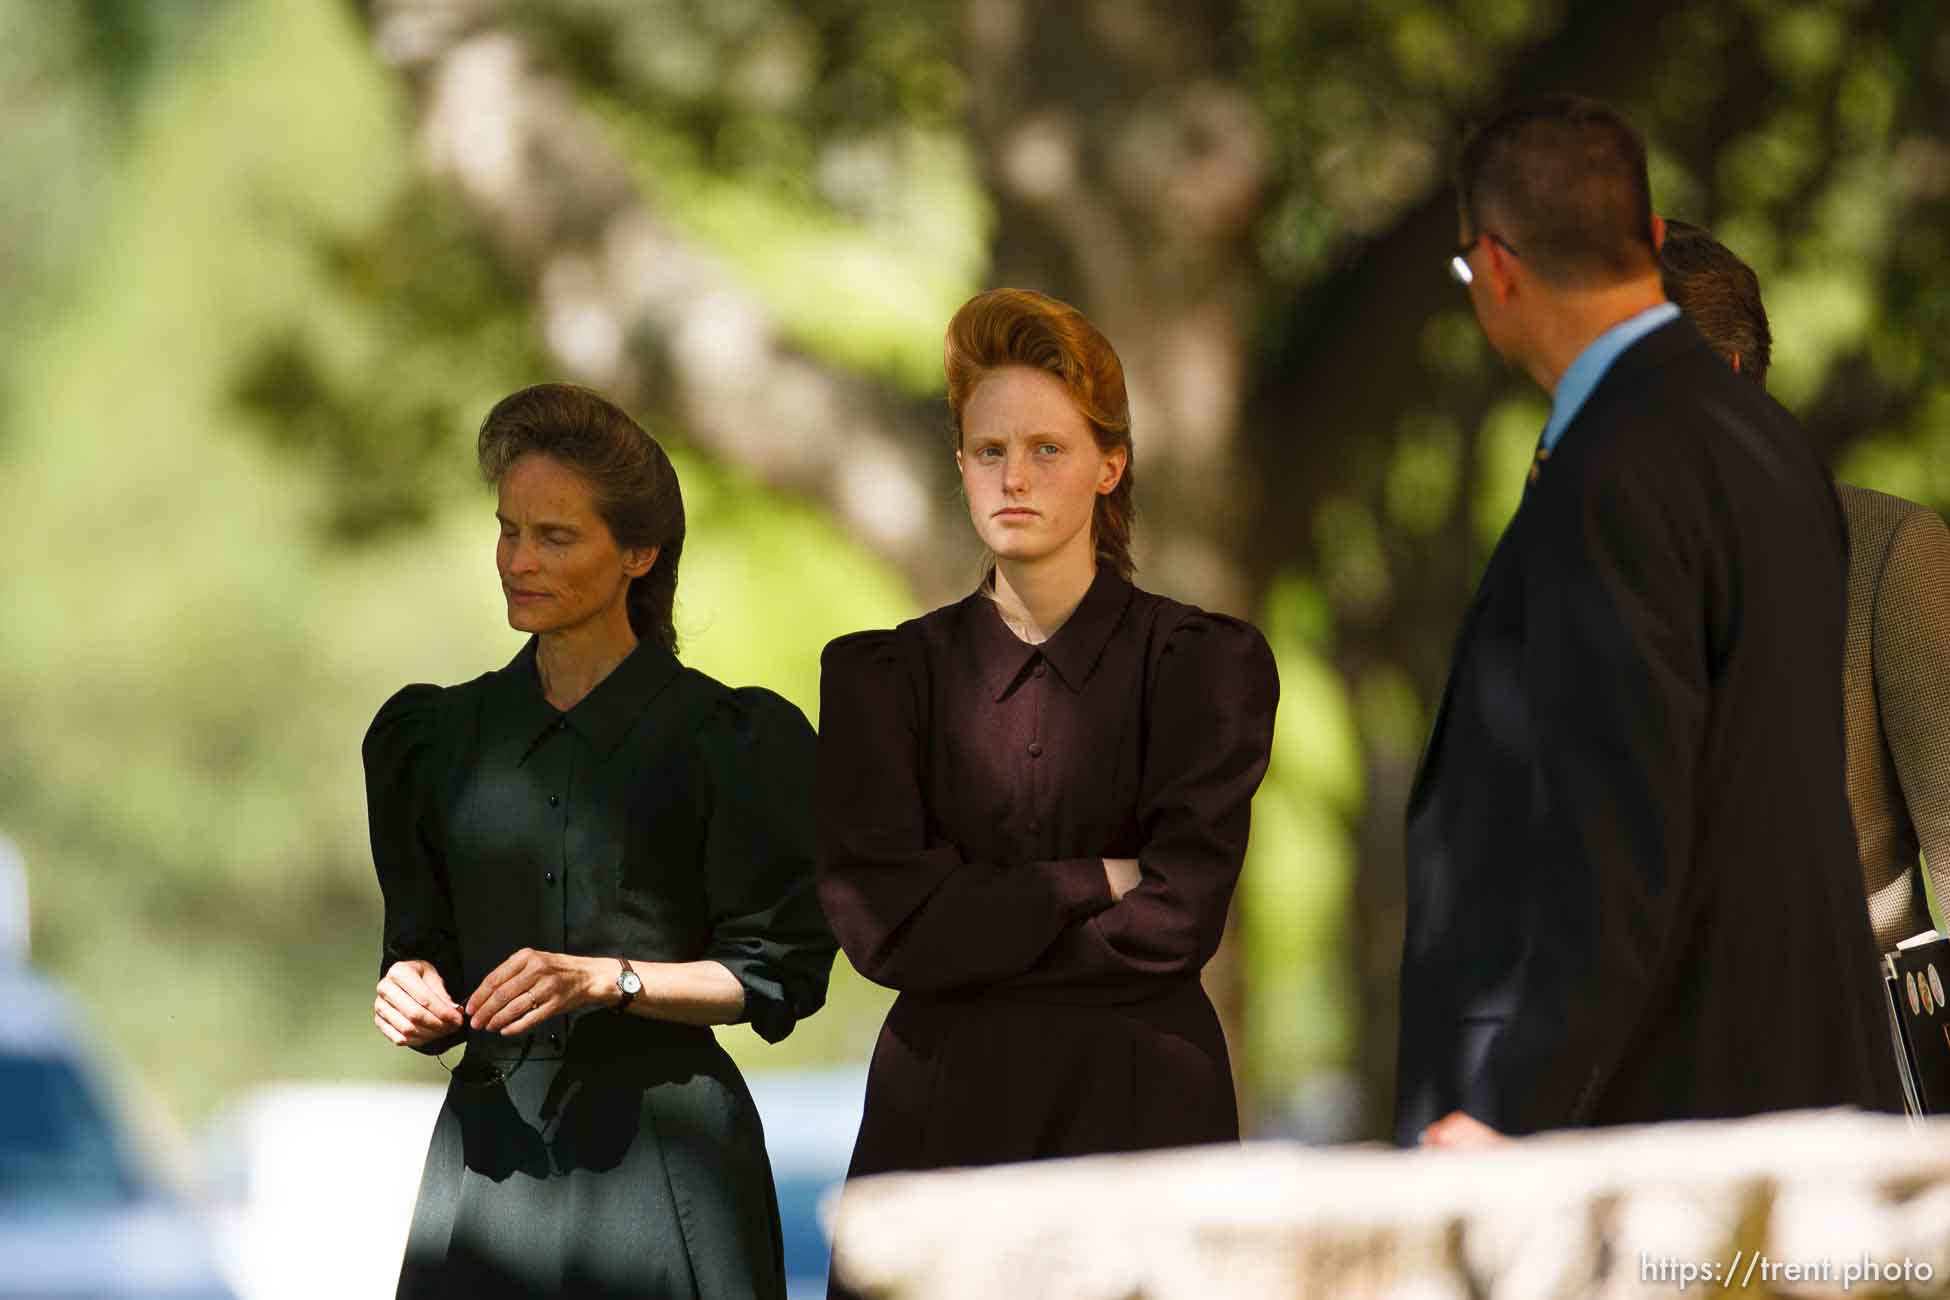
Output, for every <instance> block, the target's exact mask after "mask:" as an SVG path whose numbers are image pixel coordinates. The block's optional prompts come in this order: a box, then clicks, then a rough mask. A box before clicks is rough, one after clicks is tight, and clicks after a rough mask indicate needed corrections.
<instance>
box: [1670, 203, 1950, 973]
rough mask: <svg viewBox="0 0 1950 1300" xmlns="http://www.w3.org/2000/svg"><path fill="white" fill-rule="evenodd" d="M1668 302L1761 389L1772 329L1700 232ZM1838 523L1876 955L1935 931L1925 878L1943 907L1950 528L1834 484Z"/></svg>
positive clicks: (1912, 509)
mask: <svg viewBox="0 0 1950 1300" xmlns="http://www.w3.org/2000/svg"><path fill="white" fill-rule="evenodd" d="M1659 262H1660V265H1661V268H1662V270H1663V272H1664V280H1665V290H1666V296H1667V297H1668V298H1671V299H1672V300H1673V302H1674V303H1676V304H1678V306H1679V309H1680V310H1681V311H1683V312H1685V313H1686V317H1687V319H1688V320H1690V321H1692V322H1693V325H1694V327H1695V328H1697V329H1698V330H1699V332H1700V335H1701V336H1702V337H1703V338H1705V340H1706V341H1707V342H1708V343H1710V344H1712V346H1713V348H1714V350H1715V351H1717V352H1718V353H1719V354H1720V355H1721V356H1722V357H1723V358H1725V359H1726V361H1727V364H1729V365H1731V366H1732V367H1733V368H1734V369H1735V370H1736V371H1738V372H1739V373H1740V376H1741V377H1742V378H1743V379H1749V380H1752V381H1753V382H1754V383H1755V384H1758V385H1759V386H1761V387H1762V388H1765V387H1766V386H1767V366H1768V361H1769V359H1770V357H1771V355H1772V350H1773V333H1772V331H1771V330H1769V329H1768V326H1767V309H1766V307H1765V306H1763V305H1762V303H1761V297H1760V279H1759V277H1757V276H1756V275H1755V274H1754V272H1753V268H1752V267H1750V266H1748V265H1747V264H1746V263H1745V262H1743V261H1741V260H1740V259H1739V258H1738V257H1736V256H1735V255H1734V253H1733V251H1732V250H1731V249H1729V248H1728V247H1727V246H1726V245H1725V244H1722V243H1720V241H1718V240H1717V239H1715V238H1713V236H1712V235H1710V234H1708V233H1707V232H1706V231H1704V230H1701V229H1700V228H1699V227H1698V226H1694V225H1689V224H1687V223H1686V222H1683V221H1673V222H1669V223H1667V226H1666V242H1665V243H1664V245H1662V246H1661V247H1660V249H1659ZM1835 495H1836V497H1837V498H1839V499H1840V501H1841V503H1842V517H1843V518H1844V519H1845V520H1846V521H1847V524H1848V643H1847V647H1846V649H1845V650H1844V652H1843V670H1842V719H1843V723H1844V726H1843V734H1844V735H1845V736H1846V737H1847V745H1848V803H1849V810H1850V811H1851V812H1852V813H1853V814H1854V815H1855V838H1856V841H1857V849H1858V854H1859V856H1860V858H1861V862H1862V887H1863V889H1864V890H1865V891H1867V894H1868V899H1869V928H1870V929H1871V931H1872V932H1873V933H1874V935H1875V941H1876V948H1877V949H1878V950H1879V951H1882V952H1887V951H1889V950H1890V949H1892V948H1894V947H1895V946H1896V944H1897V943H1898V941H1900V940H1903V939H1907V938H1909V937H1910V936H1911V935H1913V934H1917V933H1919V932H1920V931H1923V930H1927V929H1930V928H1931V925H1932V922H1931V920H1930V912H1929V907H1928V905H1927V902H1926V899H1925V894H1924V888H1923V869H1924V867H1925V866H1926V865H1927V866H1928V868H1929V876H1930V883H1931V884H1932V885H1933V886H1935V889H1936V897H1937V903H1938V905H1939V907H1941V905H1942V904H1943V902H1944V900H1946V899H1950V708H1947V707H1946V701H1945V700H1944V698H1943V679H1944V674H1945V673H1946V671H1950V528H1946V527H1945V526H1944V523H1943V517H1942V516H1941V515H1939V514H1937V513H1936V511H1934V510H1932V509H1930V508H1929V507H1928V506H1923V505H1918V504H1917V503H1916V502H1914V501H1905V500H1903V499H1902V498H1901V497H1896V496H1890V495H1888V494H1887V493H1883V492H1874V491H1871V490H1870V489H1868V488H1861V487H1856V486H1854V485H1853V484H1850V483H1837V484H1836V485H1835Z"/></svg>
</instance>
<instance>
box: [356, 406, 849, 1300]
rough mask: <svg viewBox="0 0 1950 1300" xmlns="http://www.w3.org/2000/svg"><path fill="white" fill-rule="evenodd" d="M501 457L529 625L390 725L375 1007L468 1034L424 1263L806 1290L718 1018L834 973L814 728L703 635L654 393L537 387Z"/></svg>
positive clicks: (500, 1273) (513, 620)
mask: <svg viewBox="0 0 1950 1300" xmlns="http://www.w3.org/2000/svg"><path fill="white" fill-rule="evenodd" d="M480 460H481V469H482V472H483V473H484V474H485V475H486V476H487V477H488V478H489V480H490V481H492V482H494V483H496V484H497V485H498V488H499V494H500V495H499V509H498V510H497V512H496V513H497V517H498V518H499V519H500V521H501V541H500V545H499V548H498V550H497V553H496V558H497V563H498V567H499V569H500V573H501V585H502V588H503V590H504V592H505V593H506V596H507V601H508V621H509V623H510V624H511V625H512V626H514V627H515V628H517V629H519V630H522V631H527V632H531V633H533V634H534V636H533V637H532V639H531V640H530V641H529V643H528V644H527V645H526V646H525V647H524V648H523V649H522V651H521V653H520V654H518V655H516V656H515V658H514V660H513V661H512V662H511V663H509V664H508V665H507V667H505V668H502V669H500V670H499V671H496V672H491V673H488V674H486V675H484V676H482V677H479V678H476V679H475V680H474V681H471V682H468V683H466V684H464V685H460V686H453V687H448V688H445V689H441V688H439V687H434V686H409V687H407V688H406V689H404V690H402V691H401V692H399V694H397V695H395V696H394V697H393V698H392V699H391V700H389V701H387V703H386V705H385V707H383V708H382V709H381V710H380V711H379V716H378V717H377V718H376V719H375V720H374V722H373V724H372V729H371V731H370V732H369V733H368V734H367V736H366V742H365V763H366V787H367V801H368V807H369V812H370V817H371V823H372V848H373V860H374V862H375V864H376V866H377V868H378V872H379V882H380V887H381V890H382V892H383V893H384V895H385V900H386V922H385V942H384V953H383V956H382V958H381V969H382V972H383V975H382V978H381V980H380V983H379V989H378V996H377V998H376V999H375V1001H374V1005H373V1018H374V1023H375V1024H376V1025H377V1026H378V1028H379V1030H380V1032H381V1033H383V1034H384V1035H385V1036H386V1037H387V1038H388V1039H390V1040H391V1041H392V1042H394V1043H397V1044H399V1045H401V1046H406V1047H412V1048H415V1049H417V1050H419V1051H422V1052H429V1053H432V1052H440V1051H444V1050H445V1049H447V1048H449V1047H452V1046H455V1045H458V1044H460V1043H462V1042H465V1044H466V1054H465V1056H464V1057H463V1058H462V1060H461V1063H460V1064H459V1065H458V1066H457V1067H456V1068H455V1070H454V1078H453V1080H452V1082H451V1084H450V1086H449V1088H448V1091H447V1098H446V1102H445V1105H444V1106H443V1107H442V1109H441V1112H440V1117H439V1120H438V1122H437V1123H436V1124H435V1127H434V1132H433V1139H432V1142H431V1145H430V1147H429V1149H428V1152H427V1163H426V1170H425V1173H424V1175H423V1177H422V1181H421V1184H420V1195H419V1201H418V1204H417V1206H416V1208H415V1210H414V1215H413V1226H412V1231H411V1233H410V1235H409V1238H408V1242H407V1248H406V1259H405V1263H404V1266H403V1267H402V1269H401V1273H400V1282H399V1295H400V1296H401V1297H413V1298H415V1300H418V1298H420V1297H456V1298H458V1297H467V1298H468V1300H475V1298H477V1297H543V1296H550V1297H553V1296H573V1297H579V1298H580V1297H591V1298H599V1297H610V1296H615V1297H622V1296H629V1297H632V1298H633V1300H636V1298H640V1297H698V1298H699V1300H711V1298H714V1297H725V1298H726V1300H734V1298H735V1300H750V1298H751V1297H783V1295H784V1289H785V1284H784V1275H783V1268H782V1263H781V1254H780V1239H779V1218H778V1207H777V1202H776V1199H775V1197H774V1193H773V1187H772V1178H771V1169H770V1165H769V1163H768V1161H767V1159H766V1154H765V1139H764V1134H763V1132H762V1131H761V1129H760V1126H759V1118H758V1113H757V1111H756V1110H755V1109H754V1108H753V1106H752V1101H751V1097H750V1094H749V1093H748V1092H747V1091H746V1089H745V1084H744V1080H743V1079H741V1078H740V1077H739V1074H738V1071H737V1069H736V1068H735V1067H734V1066H733V1065H732V1063H731V1060H730V1058H728V1057H727V1056H726V1055H725V1054H724V1052H723V1051H722V1050H721V1049H720V1048H719V1047H718V1045H717V1041H716V1040H715V1039H714V1038H713V1036H712V1033H711V1030H710V1029H709V1028H708V1026H711V1025H714V1024H729V1023H733V1022H737V1021H748V1022H750V1024H751V1025H752V1027H753V1028H754V1029H755V1030H757V1031H758V1033H759V1034H760V1035H761V1036H763V1037H764V1038H766V1039H767V1040H768V1041H772V1042H776V1041H778V1040H779V1039H781V1038H783V1037H785V1035H786V1034H788V1033H790V1032H791V1030H792V1026H793V1024H794V1022H796V1021H797V1020H799V1019H800V1018H802V1017H804V1016H808V1015H810V1014H812V1013H813V1012H814V1011H815V1010H817V1009H818V1007H819V1006H820V1004H821V1002H822V1001H823V1000H824V998H825V992H826V977H827V972H828V971H829V969H830V968H831V964H832V958H833V952H834V941H833V939H832V936H831V934H830V933H829V931H828V930H827V927H826V923H825V921H824V920H823V919H822V917H821V915H820V911H819V907H818V905H817V903H816V902H815V901H814V897H813V892H812V864H813V850H812V831H811V816H810V789H811V784H812V772H813V754H814V744H815V741H814V737H813V732H812V728H811V727H809V726H808V725H807V723H806V720H805V718H804V717H803V716H802V715H801V714H800V713H799V711H798V710H797V709H795V708H794V707H793V706H792V705H790V704H788V703H787V702H786V701H784V700H782V699H780V698H779V697H778V696H776V695H773V694H771V693H770V692H767V691H763V690H758V689H746V690H731V689H729V688H727V687H725V686H723V685H720V684H719V683H718V682H716V681H713V680H712V679H711V678H709V677H706V676H705V675H703V674H702V673H699V672H696V671H695V670H693V669H689V668H686V667H684V666H682V665H681V664H679V663H678V661H677V659H676V656H675V654H674V650H675V644H676V637H675V635H674V633H673V631H672V625H671V605H672V601H673V599H674V596H675V592H676V586H677V561H678V556H679V553H680V551H681V550H682V547H683V538H684V513H683V503H682V499H681V497H680V495H679V492H678V485H677V477H676V473H675V471H674V470H673V469H672V467H671V464H670V461H669V460H668V459H667V458H666V457H665V455H664V453H663V450H662V449H661V448H660V447H658V446H657V444H656V442H655V441H654V440H652V439H651V438H650V436H649V435H648V434H646V433H644V431H643V430H642V429H641V428H639V427H638V426H637V425H636V424H635V423H634V422H633V421H632V420H630V418H629V417H628V416H626V415H624V414H623V413H622V412H621V411H619V410H617V409H616V408H615V407H614V406H612V405H610V404H609V403H608V402H606V401H604V400H603V399H601V398H600V397H597V396H596V395H595V394H593V393H590V392H587V391H586V390H583V389H578V388H572V387H568V386H565V385H543V386H540V387H537V388H531V389H527V390H524V391H523V392H520V393H516V394H515V395H514V396H512V397H509V398H507V399H505V400H503V401H502V402H501V403H500V404H498V405H497V406H496V407H495V408H494V410H493V411H492V412H491V413H490V414H489V415H488V418H487V420H486V421H485V423H484V424H483V425H482V428H481V438H480Z"/></svg>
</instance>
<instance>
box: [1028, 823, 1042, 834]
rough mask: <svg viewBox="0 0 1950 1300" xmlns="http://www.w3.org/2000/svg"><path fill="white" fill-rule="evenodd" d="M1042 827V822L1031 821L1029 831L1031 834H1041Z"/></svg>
mask: <svg viewBox="0 0 1950 1300" xmlns="http://www.w3.org/2000/svg"><path fill="white" fill-rule="evenodd" d="M1042 829H1043V824H1042V823H1041V822H1031V823H1029V833H1030V834H1031V835H1037V834H1041V833H1042Z"/></svg>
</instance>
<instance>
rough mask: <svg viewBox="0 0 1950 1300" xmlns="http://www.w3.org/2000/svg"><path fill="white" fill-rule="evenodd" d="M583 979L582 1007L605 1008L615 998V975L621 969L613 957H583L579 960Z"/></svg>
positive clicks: (612, 1002)
mask: <svg viewBox="0 0 1950 1300" xmlns="http://www.w3.org/2000/svg"><path fill="white" fill-rule="evenodd" d="M581 964H582V969H583V974H584V979H583V988H582V1001H583V1005H584V1006H591V1007H607V1006H611V1005H613V1004H614V1003H615V1001H616V998H617V991H616V975H617V972H618V971H620V970H621V969H622V967H621V965H619V964H618V962H617V960H616V959H615V958H614V957H584V958H582V959H581Z"/></svg>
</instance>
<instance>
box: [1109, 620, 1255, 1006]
mask: <svg viewBox="0 0 1950 1300" xmlns="http://www.w3.org/2000/svg"><path fill="white" fill-rule="evenodd" d="M1279 702H1280V677H1279V671H1278V669H1277V668H1275V666H1274V663H1273V652H1272V651H1271V650H1270V649H1269V648H1268V647H1267V644H1266V638H1265V637H1263V636H1261V635H1260V633H1259V629H1258V628H1255V627H1254V626H1253V625H1252V624H1250V623H1246V622H1242V621H1240V620H1239V619H1235V618H1228V617H1226V616H1224V615H1221V614H1207V613H1205V612H1203V611H1201V610H1193V611H1191V612H1190V613H1189V614H1187V615H1186V616H1185V617H1184V618H1183V619H1182V620H1181V621H1180V622H1179V624H1178V626H1177V627H1176V628H1174V629H1172V630H1171V632H1170V633H1169V634H1168V635H1167V636H1166V638H1165V641H1164V645H1163V646H1162V648H1161V649H1160V650H1159V651H1158V657H1157V660H1156V661H1155V667H1154V668H1153V670H1152V673H1151V682H1150V689H1149V694H1148V696H1147V698H1146V700H1145V704H1144V708H1145V713H1146V736H1145V742H1144V776H1143V780H1142V782H1141V783H1140V786H1139V797H1138V818H1139V826H1140V830H1141V832H1142V835H1143V840H1142V846H1141V847H1140V849H1139V850H1138V870H1139V874H1140V879H1139V882H1138V884H1137V886H1136V887H1135V888H1133V889H1132V890H1131V891H1130V892H1129V893H1127V894H1125V895H1124V897H1123V898H1122V899H1120V900H1118V903H1117V906H1115V907H1113V908H1111V909H1110V910H1108V911H1106V912H1103V913H1101V914H1099V915H1097V916H1095V917H1092V918H1091V920H1090V922H1089V925H1088V926H1087V927H1086V928H1087V930H1088V931H1089V932H1090V933H1091V935H1092V937H1093V938H1094V939H1095V940H1096V941H1097V942H1098V944H1099V945H1101V951H1100V953H1099V957H1100V960H1102V961H1104V962H1105V963H1107V964H1108V965H1109V966H1110V967H1111V968H1112V969H1116V970H1123V971H1127V972H1132V973H1139V974H1148V975H1191V974H1197V973H1198V971H1200V970H1201V969H1202V968H1203V967H1204V965H1205V963H1206V962H1207V961H1208V960H1210V959H1211V956H1212V954H1213V953H1214V952H1216V951H1217V950H1218V947H1219V938H1220V936H1221V935H1222V934H1223V933H1224V931H1225V921H1226V908H1227V906H1228V905H1229V904H1230V903H1231V901H1232V891H1233V888H1234V886H1235V885H1236V884H1237V883H1238V880H1239V869H1240V866H1241V865H1242V864H1243V863H1244V861H1245V857H1246V840H1247V831H1248V828H1249V827H1250V825H1251V820H1252V804H1253V795H1254V794H1255V793H1256V792H1257V791H1258V789H1259V783H1260V780H1261V778H1263V777H1264V776H1265V775H1266V764H1267V760H1268V758H1269V756H1270V754H1271V752H1272V747H1273V714H1274V710H1275V709H1276V708H1277V707H1278V705H1279Z"/></svg>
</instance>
